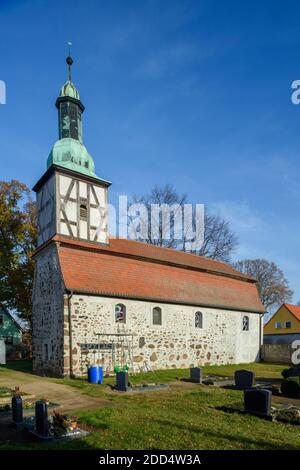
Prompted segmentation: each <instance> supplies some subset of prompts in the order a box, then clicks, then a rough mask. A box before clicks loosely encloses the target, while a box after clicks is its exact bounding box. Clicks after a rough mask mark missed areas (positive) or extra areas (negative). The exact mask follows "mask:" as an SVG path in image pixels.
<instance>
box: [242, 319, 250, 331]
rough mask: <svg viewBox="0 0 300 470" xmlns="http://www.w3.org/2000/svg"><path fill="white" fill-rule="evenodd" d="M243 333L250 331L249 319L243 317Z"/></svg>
mask: <svg viewBox="0 0 300 470" xmlns="http://www.w3.org/2000/svg"><path fill="white" fill-rule="evenodd" d="M243 331H249V317H247V316H245V317H243Z"/></svg>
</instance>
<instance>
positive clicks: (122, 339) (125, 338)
mask: <svg viewBox="0 0 300 470" xmlns="http://www.w3.org/2000/svg"><path fill="white" fill-rule="evenodd" d="M95 335H96V336H97V345H98V347H97V350H98V361H97V362H98V364H99V365H102V367H103V369H104V370H105V371H106V373H112V372H114V370H115V368H116V367H119V368H124V367H126V366H128V368H129V369H130V370H131V371H132V372H134V365H133V335H132V334H128V333H95Z"/></svg>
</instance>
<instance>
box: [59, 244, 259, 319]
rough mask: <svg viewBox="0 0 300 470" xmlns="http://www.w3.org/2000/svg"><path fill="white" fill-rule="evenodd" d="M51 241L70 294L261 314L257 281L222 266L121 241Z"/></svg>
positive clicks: (170, 250) (160, 249)
mask: <svg viewBox="0 0 300 470" xmlns="http://www.w3.org/2000/svg"><path fill="white" fill-rule="evenodd" d="M54 240H55V241H58V242H59V243H58V254H59V260H60V265H61V270H62V274H63V278H64V282H65V286H66V288H67V289H69V290H72V291H76V292H82V293H84V292H85V293H90V294H96V295H103V296H112V297H120V298H122V297H123V298H131V299H145V300H152V301H160V302H167V303H179V304H187V305H196V306H210V307H219V308H227V309H237V310H245V311H253V312H264V308H263V306H262V304H261V302H260V300H259V296H258V292H257V288H256V284H255V281H254V280H253V279H252V278H248V277H247V276H244V275H242V274H240V273H239V272H238V271H235V270H234V269H233V268H232V267H231V266H228V265H226V264H225V263H220V262H218V261H214V260H210V259H207V258H203V257H198V256H196V255H190V254H187V253H183V252H179V251H176V250H172V249H166V248H161V247H156V246H153V245H147V244H145V243H141V242H135V241H130V240H125V239H110V243H109V245H99V244H95V243H90V242H83V241H76V240H71V239H67V238H64V237H61V236H56V237H54Z"/></svg>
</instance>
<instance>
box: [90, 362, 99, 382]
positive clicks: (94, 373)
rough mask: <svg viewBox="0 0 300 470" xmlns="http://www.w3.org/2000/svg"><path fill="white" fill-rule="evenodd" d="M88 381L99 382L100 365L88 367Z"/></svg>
mask: <svg viewBox="0 0 300 470" xmlns="http://www.w3.org/2000/svg"><path fill="white" fill-rule="evenodd" d="M88 381H89V383H90V384H97V383H98V382H99V367H98V366H91V367H89V368H88Z"/></svg>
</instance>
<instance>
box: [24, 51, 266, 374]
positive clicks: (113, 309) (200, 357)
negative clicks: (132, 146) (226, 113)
mask: <svg viewBox="0 0 300 470" xmlns="http://www.w3.org/2000/svg"><path fill="white" fill-rule="evenodd" d="M72 62H73V61H72V59H71V57H68V58H67V64H68V80H67V81H66V83H65V84H64V85H63V87H62V89H61V92H60V96H59V97H58V98H57V101H56V107H57V109H58V121H59V139H58V140H57V142H56V143H55V144H54V146H53V148H52V150H51V152H50V154H49V157H48V160H47V170H46V172H45V173H44V174H43V176H42V177H41V178H40V180H39V181H38V182H37V183H36V185H35V186H34V188H33V189H34V191H35V192H36V201H37V219H38V246H37V249H36V251H35V253H34V255H33V256H34V260H35V280H34V290H33V369H34V373H36V374H41V375H50V376H58V377H62V376H67V375H70V376H80V375H85V374H86V371H87V367H88V366H89V365H93V364H98V365H100V366H102V367H103V369H104V373H109V372H112V371H113V370H114V368H116V367H125V368H127V367H128V368H129V370H132V371H135V372H139V371H145V370H152V369H153V370H154V369H163V368H175V367H182V368H184V367H190V366H198V365H204V364H224V363H232V364H234V363H245V362H253V361H257V360H259V356H260V348H261V343H262V316H263V313H264V308H263V306H262V304H261V302H260V300H259V296H258V291H257V287H256V281H255V280H254V279H252V278H249V277H247V276H245V275H243V274H241V273H240V272H238V271H236V270H235V269H233V268H232V267H231V266H229V265H227V264H225V263H222V262H218V261H215V260H212V259H208V258H203V257H200V256H196V255H192V254H188V253H184V252H181V251H177V250H173V249H168V248H161V247H158V246H154V245H149V244H146V243H142V242H137V241H132V240H127V239H120V238H110V237H109V233H108V189H109V186H110V184H111V183H110V182H109V181H107V180H105V179H103V178H100V177H98V176H97V174H96V173H95V166H94V161H93V158H92V157H91V155H90V154H89V153H88V151H87V149H86V147H85V146H84V144H83V142H82V115H83V112H84V106H83V104H82V102H81V100H80V96H79V93H78V91H77V89H76V88H75V86H74V84H73V82H72V81H71V65H72Z"/></svg>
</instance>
